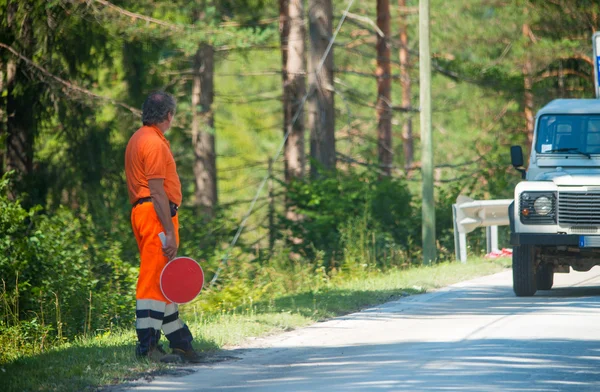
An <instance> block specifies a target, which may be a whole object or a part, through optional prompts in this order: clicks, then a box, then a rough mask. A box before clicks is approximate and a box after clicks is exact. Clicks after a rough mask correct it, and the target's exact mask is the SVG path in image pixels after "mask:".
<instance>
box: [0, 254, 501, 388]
mask: <svg viewBox="0 0 600 392" xmlns="http://www.w3.org/2000/svg"><path fill="white" fill-rule="evenodd" d="M508 263H509V260H508V259H499V260H494V261H489V260H469V263H467V264H460V263H442V264H438V265H435V266H432V267H420V268H411V269H408V270H391V271H386V272H385V273H382V272H377V271H375V272H370V273H366V274H364V275H363V276H360V277H359V276H358V275H357V274H353V276H352V277H349V276H342V275H338V276H337V277H335V278H334V279H332V281H331V282H330V284H329V285H328V286H327V287H326V288H325V289H321V290H319V291H305V292H300V293H298V294H293V295H286V296H281V297H278V298H272V299H270V300H268V301H262V302H257V303H253V304H252V305H249V306H246V307H239V308H237V309H235V310H233V311H228V312H221V313H214V314H206V313H202V314H198V313H196V312H194V311H193V310H191V309H188V310H187V311H185V312H183V313H184V319H185V320H186V322H187V323H188V325H189V327H190V329H191V330H192V333H193V334H194V337H195V347H196V348H197V349H198V350H202V351H216V350H218V349H220V348H223V347H226V346H231V345H235V344H239V343H241V342H243V341H244V339H246V338H248V337H252V336H265V335H268V334H274V333H278V332H282V331H286V330H291V329H294V328H298V327H303V326H306V325H309V324H311V323H313V322H315V321H319V320H324V319H327V318H330V317H334V316H338V315H342V314H347V313H351V312H354V311H357V310H360V309H362V308H365V307H367V306H371V305H375V304H379V303H382V302H386V301H389V300H393V299H396V298H399V297H401V296H406V295H413V294H418V293H423V292H426V291H430V290H432V289H437V288H440V287H444V286H447V285H449V284H453V283H456V282H460V281H463V280H467V279H470V278H474V277H477V276H483V275H489V274H493V273H496V272H499V271H502V270H503V269H505V268H506V267H507V266H508ZM134 347H135V333H134V331H133V330H131V331H122V332H120V333H112V334H108V333H107V334H104V335H98V336H95V337H93V338H81V339H78V340H76V341H75V342H71V343H67V344H63V345H61V346H60V347H57V348H54V349H52V350H49V351H46V352H44V353H42V354H37V355H30V356H23V357H21V358H19V359H17V360H15V361H12V362H9V363H4V364H0V385H1V386H2V390H3V391H6V392H9V391H19V392H21V391H86V390H87V391H92V390H96V389H97V388H99V387H102V386H107V385H114V384H119V383H123V382H125V381H128V380H134V379H139V378H144V377H153V376H156V375H158V374H161V373H165V372H173V371H175V370H176V369H177V366H176V365H162V364H155V363H149V362H147V361H138V360H136V359H135V358H134V355H133V353H134Z"/></svg>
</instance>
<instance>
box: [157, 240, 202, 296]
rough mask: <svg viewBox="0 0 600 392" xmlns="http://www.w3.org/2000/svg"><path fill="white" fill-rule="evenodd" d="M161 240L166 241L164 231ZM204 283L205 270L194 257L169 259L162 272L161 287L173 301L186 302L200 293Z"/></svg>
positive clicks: (165, 294)
mask: <svg viewBox="0 0 600 392" xmlns="http://www.w3.org/2000/svg"><path fill="white" fill-rule="evenodd" d="M158 236H159V237H160V240H161V242H162V243H163V246H164V244H165V243H166V237H165V235H164V233H159V234H158ZM203 285H204V272H203V271H202V267H200V264H198V263H197V262H196V261H195V260H194V259H191V258H189V257H176V258H174V259H173V260H171V261H169V262H168V263H167V265H165V267H164V268H163V270H162V272H161V274H160V289H161V291H162V293H163V295H164V296H165V297H166V298H167V299H168V300H169V301H171V302H174V303H176V304H185V303H188V302H190V301H191V300H193V299H194V298H196V297H197V296H198V294H200V291H201V290H202V286H203Z"/></svg>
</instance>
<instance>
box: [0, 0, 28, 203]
mask: <svg viewBox="0 0 600 392" xmlns="http://www.w3.org/2000/svg"><path fill="white" fill-rule="evenodd" d="M16 11H17V2H15V1H10V2H9V3H8V7H7V25H8V28H9V30H13V31H17V30H16V29H17V26H16V24H17V23H19V27H18V31H19V38H18V47H20V48H23V53H25V55H30V53H29V52H31V51H32V48H33V31H32V30H31V18H30V16H29V13H27V16H25V18H24V19H23V21H22V22H20V21H17V20H16ZM28 83H30V82H29V80H28V79H27V78H25V77H24V75H23V70H21V69H19V63H18V61H17V60H16V59H15V58H14V57H12V56H11V57H9V59H8V61H7V64H6V92H7V96H6V116H7V120H6V170H7V171H11V170H14V171H15V172H16V182H15V183H17V184H19V183H20V184H21V185H22V179H23V178H26V177H28V176H29V175H30V174H31V173H32V171H33V144H34V140H35V132H34V129H33V127H34V124H33V121H32V117H31V109H32V107H33V101H35V98H34V97H33V95H32V94H33V92H32V91H31V88H27V87H26V86H27V85H28ZM18 84H21V85H23V86H24V87H23V88H22V89H21V91H19V92H17V85H18ZM12 196H14V195H12Z"/></svg>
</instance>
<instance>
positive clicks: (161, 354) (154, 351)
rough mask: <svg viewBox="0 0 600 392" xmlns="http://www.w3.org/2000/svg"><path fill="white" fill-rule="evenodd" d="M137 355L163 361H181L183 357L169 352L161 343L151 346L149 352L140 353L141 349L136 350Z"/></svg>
mask: <svg viewBox="0 0 600 392" xmlns="http://www.w3.org/2000/svg"><path fill="white" fill-rule="evenodd" d="M136 356H137V357H138V358H147V359H148V360H150V361H152V362H162V363H181V362H183V359H182V358H181V356H180V355H176V354H167V353H166V352H165V350H164V349H163V348H162V346H161V345H160V344H159V345H157V346H153V347H150V349H149V350H148V352H147V353H140V352H139V350H136Z"/></svg>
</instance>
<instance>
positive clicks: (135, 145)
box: [125, 125, 181, 206]
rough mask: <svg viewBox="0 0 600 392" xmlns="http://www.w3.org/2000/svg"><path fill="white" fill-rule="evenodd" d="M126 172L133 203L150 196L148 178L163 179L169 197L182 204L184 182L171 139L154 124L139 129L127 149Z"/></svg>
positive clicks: (130, 197) (130, 199) (130, 198)
mask: <svg viewBox="0 0 600 392" xmlns="http://www.w3.org/2000/svg"><path fill="white" fill-rule="evenodd" d="M125 175H126V177H127V190H128V191H129V201H130V202H131V204H133V203H135V202H136V201H137V200H139V199H141V198H143V197H149V196H150V188H149V187H148V180H153V179H156V178H162V179H164V188H165V192H166V193H167V197H168V198H169V200H170V201H171V202H173V203H175V204H177V205H178V206H179V205H181V182H179V176H178V175H177V166H176V165H175V159H174V158H173V154H172V153H171V148H170V145H169V141H168V140H167V139H166V138H165V136H164V135H163V133H162V132H161V131H160V129H158V128H157V127H155V126H152V125H151V126H143V127H141V128H140V129H138V130H137V131H136V132H135V133H134V134H133V136H131V139H129V143H127V149H126V150H125Z"/></svg>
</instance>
